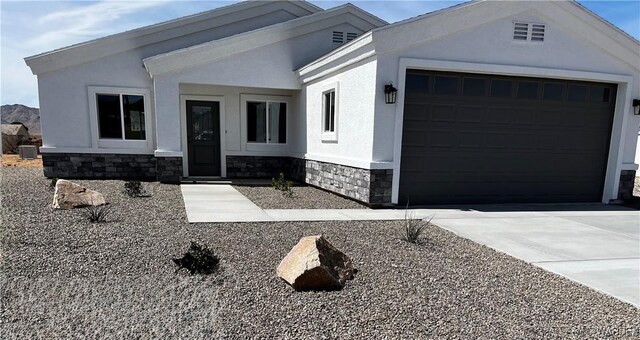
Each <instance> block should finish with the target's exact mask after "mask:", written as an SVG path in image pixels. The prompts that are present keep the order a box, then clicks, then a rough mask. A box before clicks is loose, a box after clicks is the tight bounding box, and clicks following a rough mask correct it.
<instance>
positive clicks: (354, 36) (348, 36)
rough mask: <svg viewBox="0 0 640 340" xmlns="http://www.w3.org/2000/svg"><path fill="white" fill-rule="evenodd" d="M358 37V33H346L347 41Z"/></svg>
mask: <svg viewBox="0 0 640 340" xmlns="http://www.w3.org/2000/svg"><path fill="white" fill-rule="evenodd" d="M357 37H358V33H347V42H349V41H351V40H353V39H355V38H357Z"/></svg>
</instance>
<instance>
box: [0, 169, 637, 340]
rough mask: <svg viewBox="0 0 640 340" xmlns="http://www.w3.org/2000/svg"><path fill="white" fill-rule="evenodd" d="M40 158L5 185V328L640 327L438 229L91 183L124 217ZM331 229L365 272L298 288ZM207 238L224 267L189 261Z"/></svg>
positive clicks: (165, 333)
mask: <svg viewBox="0 0 640 340" xmlns="http://www.w3.org/2000/svg"><path fill="white" fill-rule="evenodd" d="M41 171H42V170H40V169H21V168H12V169H7V170H5V174H4V178H3V182H2V195H3V197H2V202H3V205H4V207H3V210H2V218H3V221H2V230H1V234H0V235H1V236H0V242H1V243H0V244H1V246H2V258H1V263H2V271H1V273H2V277H1V288H0V322H1V324H0V338H2V339H13V338H21V339H24V338H85V337H90V338H95V337H100V338H131V337H141V338H177V337H180V338H211V339H213V338H237V339H245V338H294V339H307V338H311V339H318V338H341V339H350V338H355V339H373V338H375V339H379V338H394V339H395V338H406V339H416V338H573V339H589V338H637V336H638V335H639V334H640V310H639V309H636V308H634V307H633V306H631V305H628V304H625V303H623V302H621V301H618V300H616V299H613V298H611V297H608V296H605V295H603V294H600V293H597V292H595V291H593V290H591V289H589V288H586V287H583V286H580V285H578V284H575V283H572V282H570V281H568V280H566V279H564V278H561V277H559V276H556V275H553V274H551V273H548V272H545V271H544V270H542V269H539V268H536V267H533V266H531V265H528V264H526V263H524V262H522V261H519V260H516V259H514V258H511V257H509V256H507V255H504V254H501V253H497V252H495V251H493V250H491V249H489V248H486V247H483V246H480V245H478V244H475V243H473V242H471V241H468V240H465V239H462V238H459V237H457V236H455V235H453V234H451V233H449V232H446V231H443V230H441V229H439V228H437V227H429V228H427V229H426V240H425V243H424V244H423V245H420V246H417V245H413V244H408V243H405V242H403V241H401V240H400V239H399V237H400V234H399V229H400V228H401V222H322V223H321V222H318V223H246V224H232V223H224V224H194V225H189V224H187V223H186V222H185V221H186V216H185V213H184V210H183V208H182V201H181V196H180V192H179V187H178V186H171V185H161V184H157V183H146V188H147V190H149V191H150V192H151V193H152V194H153V197H151V198H136V199H133V198H129V197H126V196H124V195H123V194H122V193H121V192H120V190H121V189H122V186H123V183H122V182H119V181H80V183H82V184H86V185H88V186H89V187H91V188H92V189H96V190H99V191H101V192H103V193H104V194H106V198H107V200H108V201H109V202H111V203H112V204H113V206H114V208H115V211H116V212H115V214H114V215H113V216H112V217H113V220H112V222H109V223H105V224H91V223H88V222H85V221H83V220H82V219H81V217H80V214H79V213H78V212H75V211H74V212H67V211H52V210H51V209H50V208H48V206H49V204H50V200H51V195H52V192H51V191H50V190H49V189H48V184H49V181H48V180H47V179H44V178H43V177H42V172H41ZM319 233H322V234H324V235H325V237H326V238H327V239H328V240H329V241H330V242H332V243H333V244H334V245H335V246H336V247H337V248H339V249H341V250H343V251H345V252H346V253H347V254H348V255H350V256H351V257H352V258H353V260H354V262H355V264H356V266H357V267H358V269H359V270H360V271H359V273H358V274H357V275H356V278H355V279H354V280H353V281H349V283H348V284H347V286H346V287H345V289H343V290H342V291H338V292H308V293H296V292H294V291H293V290H292V289H291V288H290V287H288V286H287V285H285V284H284V283H283V282H282V281H280V280H279V279H278V278H277V277H276V276H275V268H276V266H277V265H278V263H279V261H280V260H281V259H282V258H283V257H284V256H285V255H286V254H287V252H288V251H289V249H290V248H291V247H292V246H293V245H294V244H295V243H296V242H297V241H298V239H299V238H300V237H301V236H303V235H311V234H319ZM191 240H197V241H199V242H202V243H205V244H208V245H210V246H211V247H212V248H213V249H214V250H215V251H216V253H218V254H219V255H220V257H221V265H222V267H223V270H222V272H220V273H218V274H215V275H213V276H209V277H202V276H189V275H188V274H187V273H185V272H183V271H181V272H178V273H176V272H175V267H174V265H173V263H172V262H171V258H173V257H178V256H180V255H181V254H182V253H183V252H184V251H185V250H186V248H187V247H188V243H189V241H191Z"/></svg>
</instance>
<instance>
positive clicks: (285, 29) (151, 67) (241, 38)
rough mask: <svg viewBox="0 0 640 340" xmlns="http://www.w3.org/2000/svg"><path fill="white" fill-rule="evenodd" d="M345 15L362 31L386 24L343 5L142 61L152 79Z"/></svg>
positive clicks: (279, 38)
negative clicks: (352, 18) (350, 17)
mask: <svg viewBox="0 0 640 340" xmlns="http://www.w3.org/2000/svg"><path fill="white" fill-rule="evenodd" d="M348 14H350V15H353V16H354V17H355V18H358V19H360V20H362V21H361V23H358V22H357V21H355V20H349V24H351V25H353V26H355V27H357V28H359V29H361V30H363V31H365V32H366V31H369V30H371V29H372V28H376V27H382V26H384V25H388V23H387V22H386V21H384V20H382V19H380V18H378V17H376V16H374V15H372V14H370V13H368V12H366V11H364V10H362V9H360V8H358V7H356V6H354V5H352V4H345V5H342V6H338V7H335V8H331V9H328V10H325V11H322V12H318V13H315V14H311V15H307V16H304V17H301V18H298V19H293V20H289V21H285V22H282V23H279V24H275V25H271V26H267V27H263V28H260V29H257V30H253V31H249V32H246V33H241V34H238V35H234V36H231V37H227V38H223V39H218V40H214V41H210V42H207V43H204V44H200V45H195V46H191V47H187V48H183V49H179V50H176V51H172V52H168V53H164V54H160V55H157V56H153V57H148V58H145V59H144V60H143V62H144V65H145V67H146V68H147V71H149V73H150V74H151V75H152V76H153V75H156V74H161V73H167V72H172V71H175V70H178V69H181V68H185V67H192V66H196V65H201V64H206V63H210V62H212V61H215V60H217V59H220V58H226V57H229V56H232V55H234V54H237V53H241V52H245V51H248V50H252V49H255V48H258V47H261V46H265V45H269V44H273V43H275V42H278V41H283V40H287V39H291V38H293V37H295V36H299V35H303V34H307V33H310V32H311V31H313V30H314V29H313V28H312V27H311V25H312V24H314V23H317V22H321V21H323V20H326V19H328V18H333V17H338V16H342V15H348Z"/></svg>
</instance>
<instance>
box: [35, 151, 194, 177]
mask: <svg viewBox="0 0 640 340" xmlns="http://www.w3.org/2000/svg"><path fill="white" fill-rule="evenodd" d="M42 165H43V167H44V175H45V176H46V177H49V178H52V177H57V178H105V179H107V178H113V179H123V178H132V179H133V178H135V179H144V180H159V181H161V182H179V181H180V178H181V175H182V158H181V157H162V158H156V157H155V156H153V155H128V154H97V153H44V154H42Z"/></svg>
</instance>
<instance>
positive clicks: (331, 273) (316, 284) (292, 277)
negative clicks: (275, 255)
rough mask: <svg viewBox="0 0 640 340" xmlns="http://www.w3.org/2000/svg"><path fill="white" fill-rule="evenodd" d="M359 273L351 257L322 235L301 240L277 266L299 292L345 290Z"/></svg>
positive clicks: (283, 277)
mask: <svg viewBox="0 0 640 340" xmlns="http://www.w3.org/2000/svg"><path fill="white" fill-rule="evenodd" d="M356 272H357V269H354V268H353V264H352V262H351V259H349V257H347V255H345V254H344V253H342V252H341V251H339V250H338V249H336V248H335V247H334V246H332V245H331V244H330V243H329V242H328V241H327V240H325V239H324V237H322V236H321V235H316V236H307V237H303V238H302V239H300V241H299V242H298V244H296V245H295V246H294V247H293V249H291V251H290V252H289V254H287V256H286V257H285V258H284V259H283V260H282V262H280V265H279V266H278V269H277V274H278V276H279V277H280V278H281V279H283V280H285V281H286V282H287V283H288V284H290V285H291V286H292V287H293V288H294V289H295V290H297V291H306V290H336V289H342V287H344V284H345V282H346V281H347V280H351V279H353V275H354V274H355V273H356Z"/></svg>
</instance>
